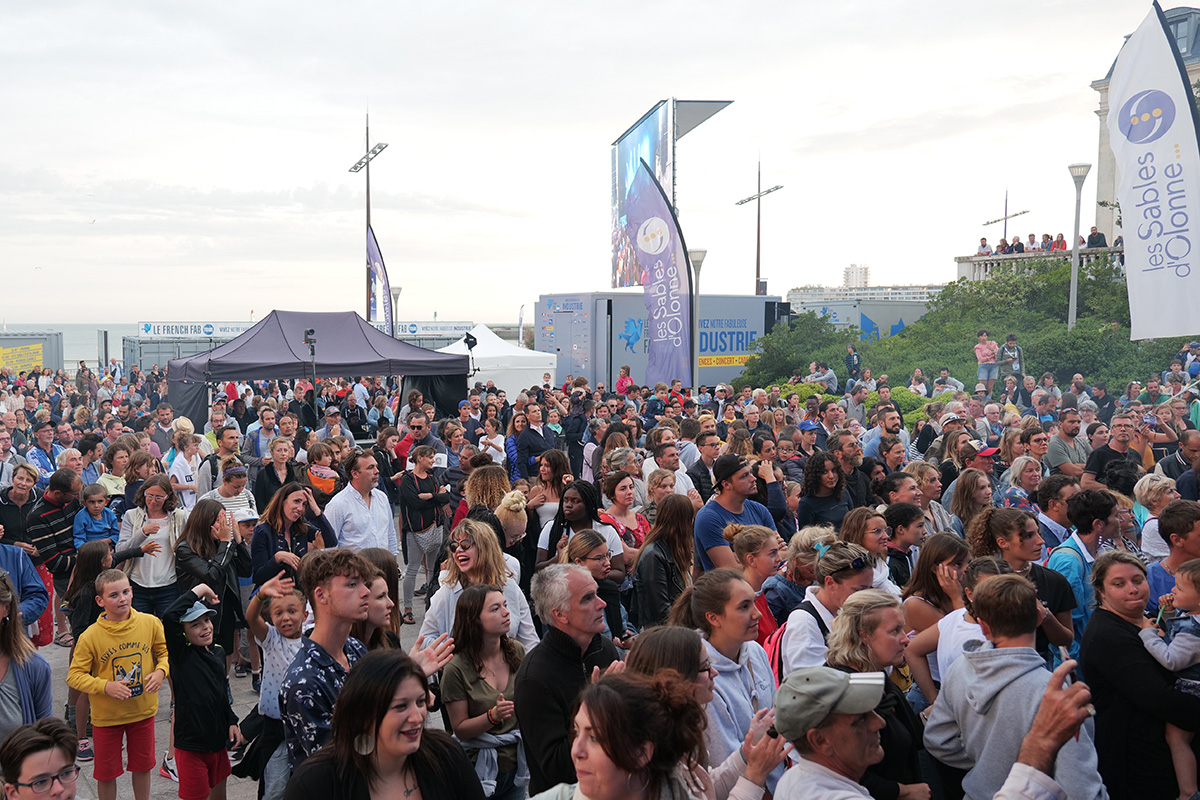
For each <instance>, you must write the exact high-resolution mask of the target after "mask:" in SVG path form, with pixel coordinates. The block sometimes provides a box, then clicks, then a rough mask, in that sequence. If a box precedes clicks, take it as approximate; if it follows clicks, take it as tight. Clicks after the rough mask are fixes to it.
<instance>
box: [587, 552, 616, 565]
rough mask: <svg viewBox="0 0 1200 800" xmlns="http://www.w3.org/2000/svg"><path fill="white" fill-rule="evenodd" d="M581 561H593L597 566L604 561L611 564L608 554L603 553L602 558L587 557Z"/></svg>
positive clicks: (610, 557)
mask: <svg viewBox="0 0 1200 800" xmlns="http://www.w3.org/2000/svg"><path fill="white" fill-rule="evenodd" d="M583 560H584V561H595V562H596V563H597V564H603V563H604V562H605V561H610V562H611V561H612V556H610V555H609V554H608V553H605V554H604V555H602V556H589V557H587V558H584V559H583Z"/></svg>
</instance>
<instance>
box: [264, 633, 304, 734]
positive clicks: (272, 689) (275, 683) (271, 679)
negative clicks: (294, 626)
mask: <svg viewBox="0 0 1200 800" xmlns="http://www.w3.org/2000/svg"><path fill="white" fill-rule="evenodd" d="M255 639H256V640H257V641H258V643H259V644H260V645H262V651H263V662H262V666H263V671H262V691H261V692H260V693H259V695H258V713H260V714H262V715H263V716H264V717H270V718H271V719H280V715H279V689H280V687H281V686H282V684H283V679H284V676H286V675H287V671H288V667H290V666H291V665H292V659H293V658H295V657H296V653H299V652H300V643H301V637H299V636H297V637H296V638H295V639H289V638H287V637H286V636H284V635H283V634H281V633H280V632H279V631H278V630H276V628H275V626H274V625H271V624H268V625H267V638H266V639H258V638H257V637H255Z"/></svg>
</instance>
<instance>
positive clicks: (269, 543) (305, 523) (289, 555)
mask: <svg viewBox="0 0 1200 800" xmlns="http://www.w3.org/2000/svg"><path fill="white" fill-rule="evenodd" d="M260 474H261V473H260ZM310 547H311V548H315V549H323V548H326V547H337V534H336V533H335V532H334V530H333V528H331V527H330V525H329V521H328V520H326V519H325V513H324V512H323V511H321V507H320V506H319V505H318V504H317V500H316V497H315V496H314V495H313V490H312V488H311V487H308V486H305V485H304V484H302V483H297V482H296V481H292V482H291V483H288V484H287V485H285V486H284V487H283V488H281V489H280V490H279V491H277V492H276V493H275V496H274V497H272V498H271V502H270V504H269V505H267V506H266V510H265V511H263V515H262V517H260V518H259V523H258V525H256V526H255V528H254V535H253V536H252V537H251V539H250V561H251V563H252V565H253V566H252V568H253V570H254V573H253V577H254V582H255V583H256V584H258V585H259V586H262V585H263V584H264V583H266V582H267V581H269V580H271V578H274V577H275V576H276V575H278V574H279V573H280V572H281V571H282V572H286V573H287V574H286V575H285V576H284V577H287V578H290V579H292V580H296V577H297V572H298V571H299V569H300V559H302V558H304V556H305V555H307V554H308V551H309V549H310Z"/></svg>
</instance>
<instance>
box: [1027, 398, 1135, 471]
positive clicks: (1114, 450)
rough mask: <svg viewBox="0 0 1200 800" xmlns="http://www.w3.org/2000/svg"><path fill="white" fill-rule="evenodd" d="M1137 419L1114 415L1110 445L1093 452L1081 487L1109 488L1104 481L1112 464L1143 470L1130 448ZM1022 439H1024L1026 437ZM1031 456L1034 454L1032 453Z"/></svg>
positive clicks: (1131, 416) (1110, 428)
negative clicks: (1126, 465)
mask: <svg viewBox="0 0 1200 800" xmlns="http://www.w3.org/2000/svg"><path fill="white" fill-rule="evenodd" d="M1136 419H1137V418H1136V417H1135V416H1134V415H1133V414H1128V413H1121V414H1113V418H1112V425H1111V426H1109V430H1110V431H1111V434H1112V435H1111V437H1110V438H1109V440H1108V444H1106V445H1102V446H1100V447H1097V448H1096V449H1095V450H1093V451H1092V454H1091V455H1090V456H1088V460H1087V463H1086V464H1085V465H1084V467H1083V478H1082V479H1081V480H1080V485H1081V486H1082V487H1083V488H1084V489H1104V488H1107V487H1106V486H1105V485H1104V484H1103V483H1102V479H1103V478H1104V475H1105V473H1106V472H1107V470H1108V469H1109V465H1110V464H1114V463H1118V462H1125V463H1126V464H1128V465H1129V467H1130V468H1132V469H1135V470H1140V469H1141V467H1142V457H1141V455H1139V454H1138V453H1137V451H1135V450H1133V449H1132V448H1131V447H1130V443H1131V442H1132V441H1133V435H1134V433H1135V432H1136V430H1137V428H1136V426H1137V422H1136ZM1021 438H1022V439H1024V438H1025V437H1024V435H1022V437H1021ZM1030 455H1033V453H1032V452H1031V453H1030Z"/></svg>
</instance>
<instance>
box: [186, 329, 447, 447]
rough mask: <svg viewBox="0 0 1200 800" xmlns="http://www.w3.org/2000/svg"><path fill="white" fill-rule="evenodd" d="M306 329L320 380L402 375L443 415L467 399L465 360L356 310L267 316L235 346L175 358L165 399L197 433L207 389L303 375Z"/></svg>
mask: <svg viewBox="0 0 1200 800" xmlns="http://www.w3.org/2000/svg"><path fill="white" fill-rule="evenodd" d="M309 329H311V330H312V331H313V338H314V339H315V340H316V344H315V359H316V374H317V375H319V376H339V377H342V376H354V375H403V376H404V388H405V390H406V391H407V390H408V389H418V390H420V391H421V394H423V395H424V396H425V397H426V399H427V400H428V401H429V402H432V403H433V404H434V405H435V406H437V408H438V410H439V411H440V412H443V413H449V412H450V411H451V410H454V409H456V408H457V406H458V401H459V400H462V399H464V398H465V397H466V395H467V373H468V371H469V366H468V365H469V361H468V357H467V356H461V355H450V354H447V353H436V352H434V351H432V350H426V349H424V348H421V347H416V346H415V345H411V344H407V343H405V342H401V341H399V340H397V339H393V338H392V337H390V336H388V335H387V334H385V333H381V332H380V331H378V330H376V329H375V328H374V327H372V326H371V325H370V324H369V323H368V322H367V321H366V320H364V319H363V318H362V317H360V316H359V315H358V314H356V313H355V312H353V311H324V312H322V311H272V312H271V313H270V314H268V315H267V316H266V317H264V318H263V319H262V321H261V322H259V323H258V324H257V325H255V326H254V327H253V328H251V329H250V330H248V331H246V332H245V333H243V334H242V335H241V336H239V337H237V338H236V339H234V340H233V341H230V342H226V343H225V344H223V345H221V346H220V347H216V348H214V349H212V350H209V351H207V352H204V353H197V354H196V355H193V356H188V357H187V358H176V359H172V360H171V361H170V363H169V364H168V367H167V395H168V398H169V400H170V402H171V405H172V406H174V409H175V413H176V415H178V416H186V417H188V418H189V419H191V420H192V422H193V423H194V424H195V425H196V427H197V428H198V429H202V428H203V424H204V421H205V420H206V419H207V415H208V410H207V409H208V402H207V395H206V384H208V383H212V382H218V381H231V380H266V379H277V378H308V379H311V378H312V376H313V358H312V357H311V356H310V354H309V348H308V345H307V344H305V342H304V339H305V332H306V331H307V330H309Z"/></svg>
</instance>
